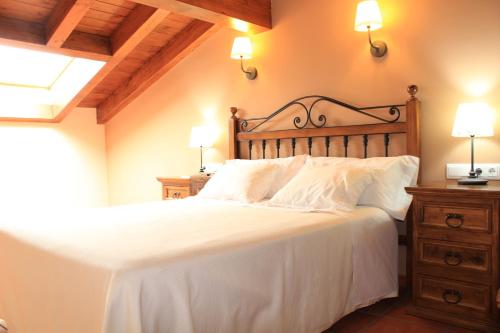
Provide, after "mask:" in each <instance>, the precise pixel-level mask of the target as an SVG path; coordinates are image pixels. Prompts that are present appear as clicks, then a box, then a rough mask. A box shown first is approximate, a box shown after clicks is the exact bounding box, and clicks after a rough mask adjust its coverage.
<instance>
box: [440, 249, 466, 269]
mask: <svg viewBox="0 0 500 333" xmlns="http://www.w3.org/2000/svg"><path fill="white" fill-rule="evenodd" d="M462 260H463V258H462V255H461V254H460V253H458V252H451V251H450V252H446V254H445V255H444V262H445V263H446V265H450V266H458V265H460V264H461V263H462Z"/></svg>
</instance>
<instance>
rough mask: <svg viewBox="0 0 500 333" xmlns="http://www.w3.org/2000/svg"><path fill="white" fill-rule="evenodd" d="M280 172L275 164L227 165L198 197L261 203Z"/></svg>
mask: <svg viewBox="0 0 500 333" xmlns="http://www.w3.org/2000/svg"><path fill="white" fill-rule="evenodd" d="M278 170H279V168H278V166H276V165H273V164H247V165H236V164H233V163H230V164H225V165H224V166H222V168H221V169H220V170H219V171H217V173H216V174H215V175H214V176H212V178H210V180H209V181H208V182H207V184H206V185H205V186H204V187H203V189H202V190H201V191H200V192H199V193H198V195H197V196H198V197H200V198H205V199H221V200H237V201H242V202H257V201H261V200H262V199H264V197H265V196H266V195H267V193H269V189H270V186H271V184H272V182H273V181H274V179H275V178H276V176H277V174H278Z"/></svg>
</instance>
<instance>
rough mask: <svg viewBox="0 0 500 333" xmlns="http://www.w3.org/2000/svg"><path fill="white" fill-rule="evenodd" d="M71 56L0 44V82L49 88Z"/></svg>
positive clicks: (70, 59) (68, 62)
mask: <svg viewBox="0 0 500 333" xmlns="http://www.w3.org/2000/svg"><path fill="white" fill-rule="evenodd" d="M72 60H73V58H71V57H67V56H64V55H59V54H55V53H46V52H39V51H32V50H25V49H18V48H14V47H8V46H2V45H0V84H9V85H22V86H29V87H39V88H50V87H51V86H52V85H53V84H54V82H55V81H56V80H57V78H58V77H59V76H60V75H61V73H62V72H63V71H64V70H65V69H66V67H68V65H69V64H70V62H71V61H72Z"/></svg>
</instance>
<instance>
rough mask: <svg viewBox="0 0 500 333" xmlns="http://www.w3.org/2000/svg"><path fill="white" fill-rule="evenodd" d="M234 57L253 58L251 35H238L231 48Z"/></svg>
mask: <svg viewBox="0 0 500 333" xmlns="http://www.w3.org/2000/svg"><path fill="white" fill-rule="evenodd" d="M231 58H232V59H241V58H242V59H252V41H251V40H250V37H236V38H235V39H234V42H233V49H232V50H231Z"/></svg>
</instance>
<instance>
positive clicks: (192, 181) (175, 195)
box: [156, 175, 210, 200]
mask: <svg viewBox="0 0 500 333" xmlns="http://www.w3.org/2000/svg"><path fill="white" fill-rule="evenodd" d="M156 179H158V181H159V182H160V183H161V188H162V199H163V200H167V199H183V198H186V197H189V196H192V195H196V194H198V192H200V190H201V189H202V188H203V186H205V184H206V183H207V182H208V180H209V179H210V176H207V175H196V176H191V177H170V178H161V177H158V178H156Z"/></svg>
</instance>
